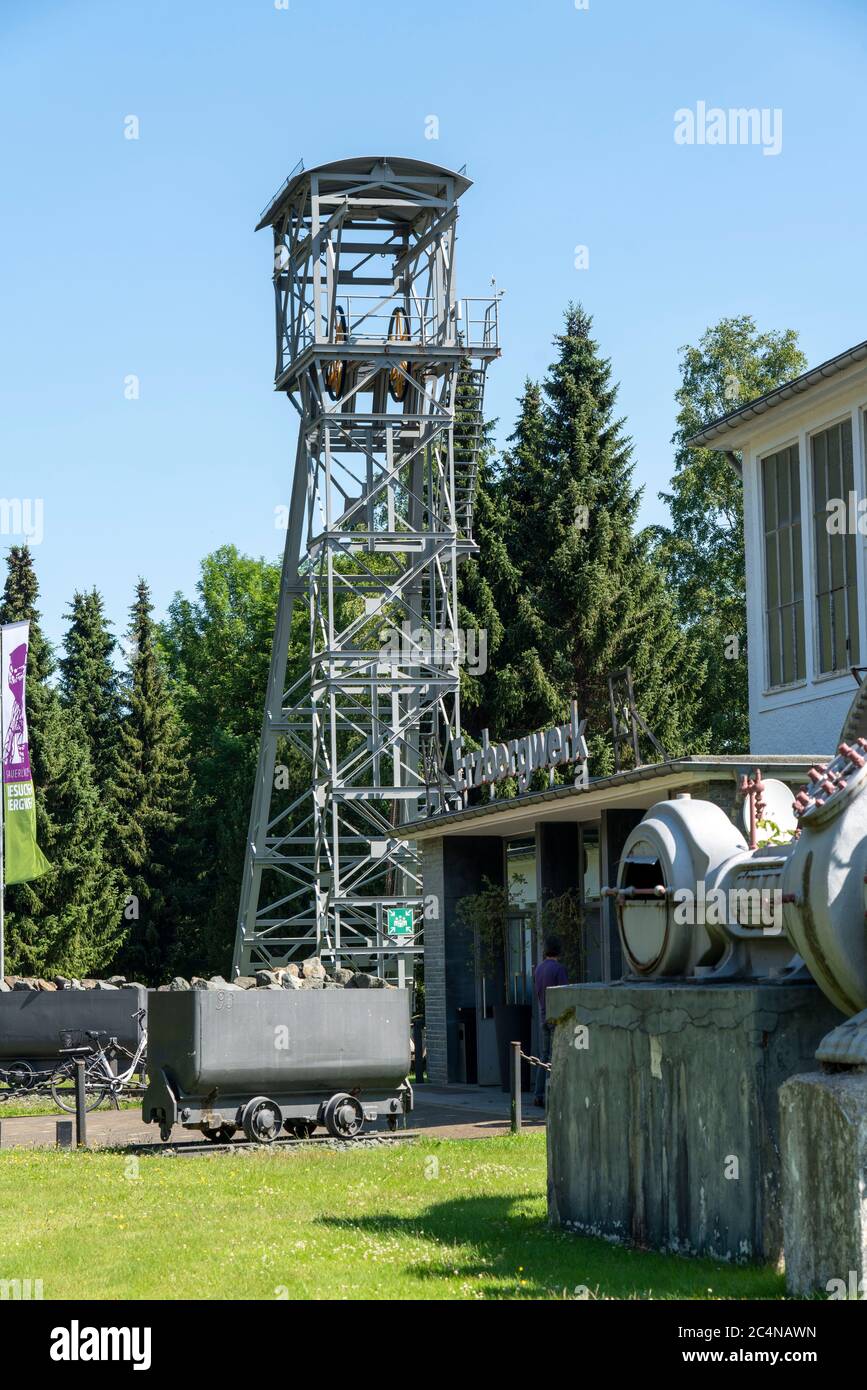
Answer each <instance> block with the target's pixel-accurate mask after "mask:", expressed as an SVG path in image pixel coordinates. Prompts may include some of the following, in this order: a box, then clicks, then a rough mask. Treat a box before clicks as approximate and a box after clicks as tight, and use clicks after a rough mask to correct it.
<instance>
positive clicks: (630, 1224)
mask: <svg viewBox="0 0 867 1390" xmlns="http://www.w3.org/2000/svg"><path fill="white" fill-rule="evenodd" d="M548 1017H549V1019H551V1020H552V1021H555V1022H556V1028H555V1031H554V1038H553V1071H552V1076H551V1084H550V1089H549V1098H548V1104H549V1112H548V1208H549V1217H550V1220H551V1222H552V1223H553V1224H556V1225H562V1226H564V1227H568V1228H570V1229H572V1230H575V1231H581V1232H584V1233H588V1234H596V1235H603V1236H607V1237H609V1238H615V1239H620V1240H624V1241H631V1242H635V1243H637V1244H639V1245H644V1246H650V1247H651V1248H653V1249H658V1250H672V1251H680V1252H683V1253H690V1254H703V1255H712V1256H714V1257H716V1258H720V1259H726V1260H763V1261H764V1260H770V1261H775V1262H776V1261H779V1260H781V1257H782V1249H783V1221H782V1205H781V1195H780V1159H779V1124H778V1098H777V1093H778V1090H779V1087H780V1086H781V1085H782V1083H783V1082H784V1081H786V1080H788V1078H789V1077H791V1076H793V1075H795V1074H796V1073H798V1072H801V1071H804V1070H806V1069H807V1068H808V1067H810V1066H814V1065H815V1063H814V1062H813V1056H814V1053H815V1050H816V1047H817V1045H818V1043H819V1041H820V1039H821V1038H822V1037H823V1036H824V1034H825V1033H827V1032H828V1031H829V1029H830V1028H832V1027H834V1026H835V1025H836V1024H837V1023H839V1022H840V1015H839V1014H838V1013H837V1011H836V1010H835V1009H833V1008H832V1007H831V1005H830V1004H828V1003H827V1001H826V1000H825V998H824V996H823V995H822V994H821V992H820V991H819V989H818V988H817V987H816V986H814V985H812V984H809V983H805V984H767V983H757V984H708V983H703V984H696V983H693V982H684V983H674V982H672V983H668V982H667V983H648V984H641V983H639V984H633V983H629V982H621V983H617V984H610V985H606V984H591V985H566V986H564V987H562V988H560V989H552V990H549V991H548Z"/></svg>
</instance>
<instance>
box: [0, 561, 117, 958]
mask: <svg viewBox="0 0 867 1390" xmlns="http://www.w3.org/2000/svg"><path fill="white" fill-rule="evenodd" d="M7 567H8V568H7V576H6V583H5V587H4V591H3V599H2V603H0V622H3V623H11V622H21V621H24V620H28V621H29V622H30V645H29V650H28V657H27V686H26V699H27V720H28V727H29V733H30V756H31V763H32V766H33V776H34V783H35V788H36V833H37V840H38V842H39V846H40V848H41V849H42V851H43V853H44V854H45V855H46V857H47V859H48V861H49V863H50V865H51V868H50V870H49V871H48V873H46V874H43V875H42V876H41V877H40V878H36V879H33V880H31V881H30V882H29V883H21V884H15V885H13V886H12V887H10V888H9V889H8V890H7V919H6V924H7V960H8V967H7V968H8V970H9V971H10V972H16V973H21V974H38V975H50V974H54V973H61V974H65V975H75V976H81V975H88V974H92V973H94V972H97V971H100V970H102V969H104V968H105V967H106V966H107V965H108V964H109V963H110V961H111V959H112V957H113V955H114V951H115V948H116V945H117V940H118V936H119V928H118V920H119V903H120V898H119V890H118V883H117V879H116V876H115V874H114V872H113V870H112V867H111V862H110V859H109V857H108V854H107V846H106V836H107V817H106V810H105V806H104V804H103V802H102V799H101V797H100V795H99V791H98V789H97V787H96V785H95V784H94V780H93V770H92V767H91V761H90V754H89V751H88V746H87V739H86V737H85V733H84V730H83V728H82V726H81V723H80V721H79V719H78V716H77V713H76V711H75V710H73V709H65V708H64V707H63V705H62V703H61V700H60V697H59V695H58V692H57V690H56V689H54V688H53V687H52V685H51V683H50V681H51V677H52V675H53V672H54V658H53V655H52V652H51V649H50V647H49V645H48V643H47V642H46V641H45V638H44V636H43V634H42V631H41V628H40V626H39V612H38V610H37V608H36V602H37V598H38V593H39V590H38V584H37V580H36V574H35V571H34V568H33V560H32V556H31V554H30V551H29V549H28V547H27V546H13V547H12V548H11V549H10V551H9V555H8V557H7Z"/></svg>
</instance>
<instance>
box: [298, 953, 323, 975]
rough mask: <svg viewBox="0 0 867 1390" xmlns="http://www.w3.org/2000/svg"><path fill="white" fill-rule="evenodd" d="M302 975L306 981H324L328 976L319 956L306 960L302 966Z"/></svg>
mask: <svg viewBox="0 0 867 1390" xmlns="http://www.w3.org/2000/svg"><path fill="white" fill-rule="evenodd" d="M301 974H302V975H303V976H304V979H305V980H320V981H322V980H324V979H325V975H326V970H325V966H324V965H323V964H322V961H321V960H320V959H319V957H318V956H311V957H310V959H309V960H305V961H304V963H303V964H302V966H301Z"/></svg>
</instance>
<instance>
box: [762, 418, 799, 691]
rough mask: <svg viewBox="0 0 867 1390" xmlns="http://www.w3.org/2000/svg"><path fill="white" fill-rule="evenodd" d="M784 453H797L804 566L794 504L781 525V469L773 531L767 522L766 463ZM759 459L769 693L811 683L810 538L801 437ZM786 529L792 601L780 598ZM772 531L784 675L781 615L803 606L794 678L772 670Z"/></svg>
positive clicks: (793, 462) (794, 473) (793, 469)
mask: <svg viewBox="0 0 867 1390" xmlns="http://www.w3.org/2000/svg"><path fill="white" fill-rule="evenodd" d="M783 454H789V455H793V456H794V457H793V458H790V459H789V469H790V472H789V478H790V482H791V479H792V478H794V479H795V481H796V485H797V489H798V512H797V516H798V521H797V528H798V548H799V551H800V566H798V565H796V563H795V554H794V544H793V532H794V527H795V523H794V521H793V520H792V519H791V506H790V508H789V511H790V519H789V521H788V522H787V523H785V526H784V527H781V526H780V523H779V503H780V490H779V472H777V473H776V474H775V483H774V509H775V518H774V523H775V524H774V529H773V531H771V530H769V528H768V524H767V521H768V518H767V496H766V489H765V467H766V465H767V464H768V463H770V461H771V460H772V459H773V460H779V458H780V456H781V455H783ZM756 460H757V465H758V467H757V490H758V498H759V514H760V523H761V525H760V531H759V537H760V544H761V567H762V569H761V574H762V627H763V634H762V635H763V639H764V640H763V644H762V645H763V650H764V672H765V691H766V693H776V692H777V691H786V690H793V689H796V688H798V687H800V686H803V685H805V684H806V683H807V679H808V662H807V645H808V639H807V621H808V611H807V585H806V582H805V581H806V579H807V569H808V567H807V565H806V564H805V554H804V549H805V540H806V539H807V538H805V536H804V497H803V487H802V481H803V480H802V478H801V469H802V457H801V444H800V438H799V437H798V436H794V437H792V438H789V439H788V440H786V441H782V442H780V443H779V444H775V445H774V447H773V448H770V449H768V450H767V451H766V452H762V453H759V454H757V456H756ZM792 465H794V467H793V466H792ZM777 468H779V463H777ZM808 481H809V479H808ZM809 500H810V499H808V501H809ZM784 532H785V534H786V536H787V542H788V550H789V577H790V583H791V590H790V592H791V594H792V597H791V599H790V601H789V602H788V603H781V602H780V593H781V588H782V574H781V566H780V548H779V537H780V535H781V534H783V533H784ZM771 535H773V536H774V537H775V538H777V548H776V571H777V573H776V595H777V602H776V604H775V607H774V613H775V614H776V615H777V618H778V621H779V626H778V632H779V641H780V650H779V654H778V662H779V674H780V677H782V676H783V675H784V674H785V671H784V663H785V651H784V649H783V647H782V620H781V616H780V615H781V614H782V613H783V611H784V610H786V609H788V610H795V611H796V610H797V609H798V607H800V622H798V621H797V617H796V619H795V622H796V628H795V632H794V634H793V636H794V639H795V672H794V675H793V676H792V678H791V679H790V680H783V679H780V680H774V679H773V673H772V659H771V635H772V631H771V630H772V623H771V605H770V599H771V595H770V592H769V586H768V540H769V537H770V536H771ZM809 539H810V545H811V548H812V537H810V538H809ZM799 569H800V576H799V577H800V588H801V593H800V598H797V597H795V595H796V592H797V587H796V583H795V577H796V575H797V574H798V570H799ZM799 658H800V659H799ZM799 666H800V672H799V669H798V668H799Z"/></svg>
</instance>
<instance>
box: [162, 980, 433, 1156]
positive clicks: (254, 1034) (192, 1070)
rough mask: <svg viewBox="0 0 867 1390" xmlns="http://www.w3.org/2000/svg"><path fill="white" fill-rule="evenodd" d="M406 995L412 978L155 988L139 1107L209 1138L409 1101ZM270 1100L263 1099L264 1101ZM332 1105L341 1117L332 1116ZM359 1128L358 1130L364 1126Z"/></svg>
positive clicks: (390, 1110) (373, 1113)
mask: <svg viewBox="0 0 867 1390" xmlns="http://www.w3.org/2000/svg"><path fill="white" fill-rule="evenodd" d="M409 1068H410V996H409V992H408V991H406V990H397V989H389V990H344V989H340V990H337V989H334V990H326V989H321V990H285V989H281V990H263V989H255V990H243V991H242V990H222V991H220V990H186V991H177V992H165V993H152V994H151V996H150V1008H149V1016H148V1074H149V1084H148V1088H147V1091H146V1092H145V1096H144V1100H143V1102H142V1118H143V1119H144V1120H145V1122H146V1123H157V1124H159V1125H160V1130H161V1133H162V1134H163V1137H164V1138H167V1137H168V1136H169V1134H170V1132H171V1128H172V1126H173V1125H175V1124H181V1125H183V1126H184V1127H185V1128H187V1129H201V1130H202V1131H203V1133H205V1134H206V1135H207V1136H208V1137H209V1138H218V1137H224V1138H225V1137H231V1134H230V1133H229V1131H231V1132H232V1133H234V1131H235V1130H236V1129H238V1128H239V1127H241V1128H243V1129H244V1130H245V1132H246V1133H247V1136H248V1138H255V1139H259V1140H267V1139H268V1138H273V1137H275V1134H274V1132H271V1133H260V1132H259V1130H257V1127H256V1123H255V1122H254V1117H253V1118H251V1116H252V1115H253V1112H252V1110H251V1108H250V1107H251V1104H252V1102H254V1101H256V1102H260V1107H259V1109H260V1113H261V1114H263V1115H265V1117H266V1118H268V1120H269V1124H270V1129H271V1131H275V1130H276V1132H279V1129H280V1127H281V1126H282V1127H285V1128H286V1129H287V1130H290V1131H294V1132H296V1133H297V1132H298V1131H299V1127H304V1126H306V1127H307V1128H308V1129H310V1128H312V1127H315V1126H316V1125H318V1124H325V1125H326V1126H327V1127H328V1128H329V1130H330V1131H331V1132H332V1133H335V1132H340V1113H339V1106H338V1107H337V1109H336V1110H335V1107H334V1106H332V1112H331V1120H332V1121H333V1123H331V1122H330V1120H329V1112H328V1105H329V1103H330V1102H331V1101H333V1100H334V1098H335V1097H339V1096H342V1097H345V1098H346V1099H345V1101H344V1109H345V1111H346V1114H347V1115H349V1112H350V1111H354V1112H356V1114H357V1117H358V1119H359V1121H360V1123H359V1125H358V1127H359V1128H360V1125H361V1124H363V1123H364V1121H365V1120H366V1119H374V1118H376V1117H377V1116H378V1115H386V1116H388V1117H390V1122H391V1120H394V1121H395V1122H396V1117H397V1116H398V1115H402V1114H404V1113H405V1111H406V1110H407V1109H409V1108H411V1103H412V1092H411V1090H410V1088H409V1086H408V1084H407V1082H406V1077H407V1074H408V1072H409ZM263 1105H265V1106H266V1108H265V1109H263ZM335 1114H336V1119H335V1118H334V1117H335ZM356 1132H357V1131H356Z"/></svg>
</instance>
